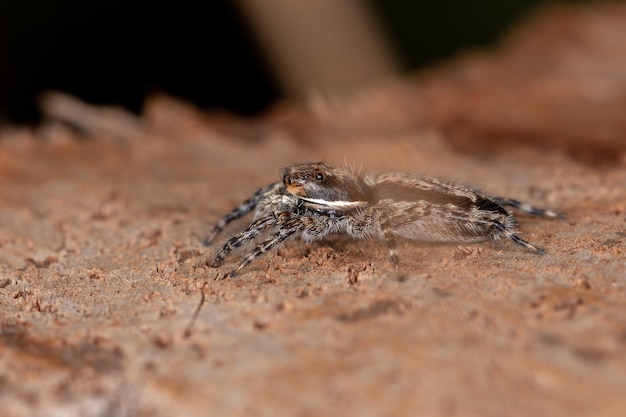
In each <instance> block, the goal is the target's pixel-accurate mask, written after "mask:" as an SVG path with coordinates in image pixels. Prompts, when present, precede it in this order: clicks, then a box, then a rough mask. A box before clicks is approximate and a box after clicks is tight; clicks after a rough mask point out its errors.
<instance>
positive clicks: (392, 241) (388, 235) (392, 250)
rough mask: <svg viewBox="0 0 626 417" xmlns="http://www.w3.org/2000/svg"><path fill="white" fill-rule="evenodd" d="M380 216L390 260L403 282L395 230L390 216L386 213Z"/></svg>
mask: <svg viewBox="0 0 626 417" xmlns="http://www.w3.org/2000/svg"><path fill="white" fill-rule="evenodd" d="M379 216H380V229H381V230H382V232H383V237H384V239H385V244H386V245H387V249H388V250H389V259H391V264H392V265H393V268H394V270H395V271H396V276H397V277H398V279H399V280H402V274H400V261H399V260H398V252H397V251H396V238H395V236H394V234H393V229H392V227H391V222H390V220H389V216H387V215H386V214H385V213H380V214H379Z"/></svg>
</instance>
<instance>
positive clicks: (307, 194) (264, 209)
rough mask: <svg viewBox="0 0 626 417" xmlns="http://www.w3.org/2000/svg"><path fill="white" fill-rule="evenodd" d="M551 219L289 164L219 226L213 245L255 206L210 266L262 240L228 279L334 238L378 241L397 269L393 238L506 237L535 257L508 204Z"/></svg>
mask: <svg viewBox="0 0 626 417" xmlns="http://www.w3.org/2000/svg"><path fill="white" fill-rule="evenodd" d="M505 206H510V207H513V208H516V209H519V210H521V211H523V212H526V213H529V214H532V215H535V216H540V217H548V218H563V217H564V215H563V214H559V213H556V212H554V211H551V210H544V209H539V208H536V207H533V206H531V205H529V204H525V203H521V202H519V201H517V200H513V199H509V198H499V197H489V196H487V195H485V194H483V193H482V192H480V191H476V190H473V189H471V188H468V187H466V186H463V185H459V184H454V183H450V182H444V181H440V180H437V179H432V178H425V177H421V176H418V175H414V174H402V173H388V174H369V175H365V176H360V175H358V174H355V173H354V172H352V171H351V170H348V169H341V168H335V167H332V166H330V165H328V164H326V163H323V162H315V163H305V164H299V165H294V166H291V167H288V168H286V169H285V170H284V172H283V179H282V181H279V182H275V183H272V184H270V185H268V186H266V187H264V188H261V189H260V190H259V191H257V192H256V193H255V194H254V195H253V196H252V197H251V198H249V199H248V200H246V201H245V202H244V203H243V204H241V205H240V206H238V207H236V208H235V209H233V210H232V211H231V212H230V213H228V214H227V215H226V216H224V217H223V218H222V219H221V220H220V221H218V222H217V224H216V225H215V227H214V229H213V231H212V232H211V234H210V235H209V237H208V238H207V239H206V241H205V243H206V244H207V245H209V244H210V243H211V242H212V241H213V240H214V239H215V237H216V236H217V235H218V234H219V233H220V232H221V231H222V230H223V229H224V228H225V227H226V225H227V224H229V223H230V222H232V221H233V220H236V219H238V218H240V217H242V216H243V215H245V214H247V213H249V212H251V211H253V210H255V209H256V212H255V215H254V219H253V221H252V223H251V224H250V225H249V226H248V228H247V229H246V230H244V231H242V232H239V233H238V234H236V235H235V236H233V237H232V238H230V239H229V240H228V241H227V242H226V243H225V244H224V246H223V247H222V249H220V250H219V251H218V252H217V254H216V256H215V258H214V259H213V260H212V261H211V262H210V263H209V265H210V266H212V267H218V266H220V265H221V264H222V263H223V262H224V260H225V259H226V258H227V257H228V255H229V254H230V253H231V251H232V250H233V249H235V248H238V247H240V246H245V245H248V244H250V243H252V242H253V241H255V240H256V238H257V237H259V236H260V235H262V234H266V235H267V236H268V237H267V238H266V239H265V240H262V241H261V242H260V243H258V245H257V246H256V247H255V248H254V249H253V250H252V252H250V253H249V254H248V255H247V256H246V257H245V258H244V259H243V261H241V262H240V263H239V265H238V266H237V267H236V268H235V269H233V270H232V271H231V272H230V276H235V274H236V273H237V272H238V271H239V270H241V269H242V268H244V267H245V266H247V265H249V264H250V263H251V262H252V261H254V260H255V259H256V258H257V257H258V256H259V255H261V254H263V253H265V252H268V251H271V250H273V249H275V248H276V247H277V246H278V245H280V244H281V243H282V242H284V241H285V240H286V239H288V238H296V237H299V238H301V239H302V240H304V241H306V242H312V241H316V240H320V239H322V238H324V237H325V236H327V235H328V234H330V233H343V234H347V235H349V236H351V237H353V238H355V239H366V238H373V237H375V238H381V239H383V240H384V241H385V243H386V244H387V247H388V249H389V255H390V258H391V261H392V263H393V266H394V268H395V270H396V272H397V271H398V255H397V253H396V249H395V247H396V237H401V238H408V239H413V240H419V241H431V242H463V243H467V242H479V241H484V240H489V239H491V240H496V241H497V240H500V239H501V238H502V237H505V238H507V239H509V240H510V241H512V242H513V243H515V244H516V245H519V246H521V247H524V248H526V249H528V250H530V251H532V252H534V253H536V254H543V253H544V251H543V249H541V248H539V247H537V246H535V245H533V244H531V243H528V242H526V241H525V240H524V239H522V238H521V237H519V236H518V235H517V234H515V227H516V226H517V225H518V222H517V220H515V218H514V217H513V215H512V214H510V213H508V212H507V211H506V210H505V209H504V207H505Z"/></svg>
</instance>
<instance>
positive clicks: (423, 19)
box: [0, 0, 547, 123]
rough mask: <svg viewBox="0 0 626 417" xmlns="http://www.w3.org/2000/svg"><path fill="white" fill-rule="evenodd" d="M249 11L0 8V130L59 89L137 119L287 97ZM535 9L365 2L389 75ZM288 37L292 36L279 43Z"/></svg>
mask: <svg viewBox="0 0 626 417" xmlns="http://www.w3.org/2000/svg"><path fill="white" fill-rule="evenodd" d="M245 3H246V1H239V2H237V1H228V0H213V1H193V0H177V1H174V2H172V1H161V0H152V1H145V0H124V1H121V0H91V1H82V0H22V1H17V0H15V1H2V2H1V3H0V122H2V121H4V122H11V123H33V122H36V121H37V120H38V117H39V114H38V110H37V97H38V96H39V94H40V93H41V92H42V91H45V90H60V91H64V92H67V93H70V94H73V95H76V96H78V97H80V98H81V99H83V100H85V101H88V102H91V103H96V104H119V105H122V106H124V107H126V108H128V109H130V110H132V111H135V112H138V111H140V109H141V105H142V102H143V100H144V98H145V96H146V95H147V94H150V93H151V92H164V93H167V94H171V95H174V96H177V97H180V98H183V99H187V100H190V101H192V102H194V103H195V104H196V105H198V106H200V107H202V108H221V109H226V110H229V111H232V112H235V113H239V114H245V115H250V114H255V113H258V112H260V111H262V110H264V109H266V108H267V107H268V106H269V105H270V104H271V103H272V102H274V101H275V100H276V99H278V98H280V97H282V96H283V95H284V93H285V91H284V88H282V87H281V82H280V79H279V76H278V75H277V74H276V71H273V70H272V65H271V62H270V61H271V59H270V58H268V55H267V54H266V53H264V52H263V51H262V49H260V48H259V42H258V41H257V38H256V36H255V32H254V31H253V30H252V29H251V27H250V25H249V21H250V20H249V15H248V18H247V19H246V16H245V13H242V10H241V9H242V7H243V6H242V4H245ZM546 3H547V2H546V1H540V0H507V1H505V2H503V1H501V0H475V1H472V2H468V1H463V0H438V1H412V0H368V1H366V2H364V3H363V5H366V6H368V10H369V11H370V12H371V13H370V14H371V16H373V17H374V18H375V19H374V20H375V21H376V23H377V24H378V25H377V26H379V27H380V28H381V29H382V30H381V31H380V34H381V35H380V37H381V38H383V39H385V40H386V43H385V45H387V46H389V47H390V48H389V50H390V56H393V60H394V61H395V62H394V68H395V69H396V70H400V71H410V70H414V69H416V68H419V67H420V66H423V65H427V64H429V63H432V62H434V61H438V60H441V59H444V58H446V57H448V56H450V55H452V54H454V53H455V52H458V51H460V50H462V49H464V48H468V47H483V46H489V45H493V44H494V43H495V42H497V40H498V38H499V37H500V36H501V35H502V34H503V33H505V31H506V29H507V28H508V27H510V25H512V24H514V23H515V22H517V21H519V20H520V19H521V18H524V17H526V16H527V15H528V14H530V13H531V12H532V11H533V10H535V9H536V8H537V7H538V6H540V5H544V4H546ZM285 36H287V37H288V36H289V34H286V35H285Z"/></svg>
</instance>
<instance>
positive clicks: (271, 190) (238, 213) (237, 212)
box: [204, 182, 282, 246]
mask: <svg viewBox="0 0 626 417" xmlns="http://www.w3.org/2000/svg"><path fill="white" fill-rule="evenodd" d="M281 186H282V183H281V182H275V183H272V184H270V185H268V186H266V187H263V188H261V189H260V190H258V191H257V192H256V193H254V195H253V196H252V197H250V198H249V199H247V200H246V201H244V202H243V203H241V205H239V206H237V207H235V208H234V209H233V210H232V211H231V212H230V213H228V214H227V215H226V216H224V217H222V218H221V219H220V220H219V221H218V222H217V223H216V224H215V227H213V230H212V231H211V233H209V236H208V237H207V238H206V239H205V240H204V244H205V245H206V246H209V245H210V244H211V242H213V240H214V239H215V237H216V236H217V235H218V234H220V232H221V231H222V230H224V228H225V227H226V226H227V225H228V224H229V223H230V222H232V221H233V220H237V219H238V218H240V217H242V216H245V215H246V214H248V213H250V212H251V211H252V210H254V209H255V208H256V207H257V206H258V204H259V202H260V201H261V200H263V199H264V198H266V197H267V196H268V195H270V194H276V193H278V192H279V189H280V188H281Z"/></svg>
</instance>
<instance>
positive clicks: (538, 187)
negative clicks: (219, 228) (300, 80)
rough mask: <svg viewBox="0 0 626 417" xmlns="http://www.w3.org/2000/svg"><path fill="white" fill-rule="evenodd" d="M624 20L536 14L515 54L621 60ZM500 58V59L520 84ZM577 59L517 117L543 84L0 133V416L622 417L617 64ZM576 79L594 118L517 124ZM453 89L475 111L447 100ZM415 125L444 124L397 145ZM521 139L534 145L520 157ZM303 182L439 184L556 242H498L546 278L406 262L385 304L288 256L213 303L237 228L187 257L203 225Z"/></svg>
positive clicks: (377, 284) (413, 89) (442, 262)
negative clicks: (346, 172)
mask: <svg viewBox="0 0 626 417" xmlns="http://www.w3.org/2000/svg"><path fill="white" fill-rule="evenodd" d="M625 10H626V9H625V8H624V7H623V6H619V5H615V6H597V7H596V8H595V9H590V10H584V9H582V10H580V11H578V10H577V11H575V12H572V11H571V10H554V11H551V12H550V13H548V14H546V15H545V17H544V18H543V19H544V20H543V21H542V20H541V19H539V20H537V21H535V23H534V25H535V26H532V25H531V26H530V28H531V29H532V30H528V31H527V32H524V31H523V30H521V31H520V32H519V33H518V39H523V38H524V37H526V39H527V40H526V43H522V44H525V45H532V42H531V40H532V36H537V39H545V36H546V35H545V34H544V33H543V32H542V31H536V29H535V28H536V27H537V25H539V27H544V28H548V27H549V25H548V24H547V23H546V22H549V21H550V19H552V21H555V22H560V25H561V26H560V27H561V29H562V31H560V32H557V33H552V34H550V38H549V39H550V42H545V43H543V42H542V43H541V47H542V48H545V49H546V50H551V51H553V52H554V54H555V55H556V54H559V53H562V50H563V49H562V48H561V47H562V44H563V42H569V37H565V39H561V38H559V36H560V34H562V33H568V34H572V33H574V34H575V33H579V38H585V36H591V35H593V36H594V37H593V39H604V40H605V41H606V42H610V40H611V39H615V36H617V34H618V33H619V32H620V31H621V32H622V35H621V36H622V38H623V32H624V28H626V24H625V23H626V19H625V18H624V17H625V16H626V14H625ZM620 19H621V20H620ZM542 22H543V23H542ZM542 25H543V26H542ZM577 30H578V31H579V32H576V31H577ZM535 32H537V33H535ZM609 35H610V36H609ZM569 36H573V35H569ZM605 41H602V42H600V41H598V42H600V44H602V45H604V44H605V43H604V42H605ZM538 42H539V41H538V40H535V43H536V44H537V43H538ZM519 44H520V43H519V41H518V43H515V42H513V43H512V44H510V45H509V46H508V48H510V49H509V50H507V49H506V47H505V49H504V50H503V51H502V52H501V54H502V55H504V56H509V57H510V56H517V57H518V58H517V59H518V60H520V62H526V63H528V65H531V64H532V62H531V60H530V59H526V60H524V59H525V58H524V57H528V55H525V53H524V49H523V48H520V47H519ZM516 45H517V46H516ZM594 45H595V44H585V43H584V42H581V43H578V44H577V46H576V47H577V48H578V49H577V51H578V52H577V54H578V55H576V57H577V59H574V60H573V61H572V62H573V63H572V64H571V65H570V66H568V65H567V63H562V65H561V67H560V69H559V74H558V76H557V75H553V77H554V78H553V80H554V83H555V84H552V85H555V86H556V87H555V88H554V89H547V90H546V89H543V88H539V87H537V88H536V89H531V90H524V89H522V93H523V94H527V95H532V102H531V103H529V102H528V101H527V100H531V99H530V98H529V97H527V96H524V97H522V98H520V99H519V102H516V103H518V104H519V107H515V108H513V109H512V108H511V105H510V101H511V100H512V96H513V95H514V94H517V93H513V92H507V91H505V90H506V88H507V85H506V83H507V80H516V79H518V77H521V76H522V75H523V76H524V77H527V78H528V79H532V80H537V82H539V81H541V82H543V83H547V84H550V83H549V81H550V78H549V77H550V74H549V73H542V75H541V77H543V78H533V77H534V75H533V74H531V73H525V74H522V75H520V73H519V72H517V69H518V67H516V66H511V65H510V63H509V62H508V61H507V59H505V58H498V55H497V54H496V55H494V56H492V57H491V58H489V59H488V60H485V58H480V57H478V58H476V57H474V58H472V57H468V58H464V59H462V60H460V61H459V62H457V63H455V64H452V65H451V66H450V67H444V68H442V69H441V70H440V72H437V71H436V70H433V72H431V73H430V74H429V75H428V76H427V77H425V78H427V79H426V80H424V79H418V80H416V81H415V80H414V81H407V80H404V81H399V82H395V83H393V85H387V86H382V87H380V88H378V89H375V90H372V91H365V92H362V93H361V94H359V95H358V96H354V97H350V98H341V99H339V98H328V97H314V98H312V99H311V101H310V102H309V103H307V104H306V105H305V106H295V105H293V106H285V107H283V108H279V109H277V110H276V111H275V112H273V113H272V114H270V115H268V116H266V117H264V118H262V119H260V120H247V121H244V120H232V119H230V120H226V119H224V118H221V117H216V116H213V117H207V116H206V115H204V114H203V113H201V112H198V111H197V110H195V109H193V108H191V107H189V106H187V105H185V104H182V103H179V102H176V101H174V100H171V99H167V98H163V97H155V98H153V99H151V100H150V101H149V102H148V103H147V107H146V111H145V113H144V115H143V116H142V118H141V120H140V122H141V123H138V124H137V125H134V127H133V128H132V129H129V128H128V126H126V125H125V126H124V127H123V128H122V127H120V128H117V127H116V126H115V121H116V120H118V119H116V116H115V115H113V116H111V114H110V113H107V116H106V117H111V119H110V120H112V121H113V122H112V123H110V124H109V125H107V126H108V127H105V128H103V127H102V125H99V127H98V128H96V127H93V126H92V130H91V133H90V135H88V137H83V136H79V135H78V134H76V133H73V131H71V130H68V129H67V128H65V127H63V126H61V125H59V124H56V123H50V124H45V125H43V126H41V127H38V128H37V129H34V130H30V129H12V130H11V129H6V128H5V129H4V130H3V132H2V134H1V137H0V195H2V198H1V199H0V306H1V307H2V308H1V311H0V403H1V404H2V414H3V415H7V416H16V417H17V416H38V415H39V416H44V415H45V416H48V415H50V416H60V415H63V416H102V415H123V416H133V415H139V416H172V415H174V416H175V415H181V416H182V415H185V416H189V415H197V416H204V415H235V416H236V415H241V416H251V415H252V416H254V415H260V416H265V415H267V416H293V415H301V416H309V415H310V416H313V415H355V416H356V415H358V416H383V415H385V416H400V415H431V416H455V415H458V416H502V415H506V416H525V415H533V416H537V415H550V416H571V415H578V416H615V415H622V414H623V413H624V411H625V410H626V397H624V395H623V393H624V387H625V386H626V310H625V308H624V306H625V305H626V273H625V271H626V249H625V248H626V189H625V186H624V184H626V167H625V166H624V160H625V158H624V155H626V153H625V151H626V144H625V143H624V138H623V133H624V129H623V122H624V118H623V106H621V107H619V106H618V104H619V103H623V100H624V98H626V84H624V82H623V80H621V79H620V78H619V77H620V76H621V77H623V74H624V73H626V63H624V62H623V57H624V56H626V53H622V54H620V55H619V58H620V59H622V61H620V60H619V59H618V57H617V56H615V55H613V53H612V52H611V53H607V54H604V55H603V54H602V53H601V52H602V50H598V48H596V47H595V46H594ZM584 47H587V48H589V50H584ZM615 47H617V46H615ZM621 47H622V48H624V46H623V45H621ZM516 48H517V49H516ZM550 48H552V49H550ZM585 51H587V52H588V55H585V54H584V52H585ZM611 51H612V50H611ZM583 64H584V66H585V68H588V70H585V71H582V73H581V71H577V70H576V69H577V68H581V66H582V65H583ZM472 67H473V68H478V67H481V68H484V70H482V71H478V70H476V71H473V72H471V73H472V74H473V75H472V77H469V78H465V79H464V81H463V83H462V84H463V85H462V86H459V90H455V87H454V82H455V81H456V82H458V81H459V78H458V77H455V75H454V74H458V73H463V72H464V71H469V69H470V68H472ZM551 68H553V67H551ZM520 71H521V70H520ZM493 74H498V77H495V76H494V75H493ZM581 74H582V75H581ZM589 74H591V75H589ZM593 74H604V75H603V77H602V78H593V77H595V75H593ZM537 77H539V76H537ZM585 77H592V78H593V79H594V80H596V82H597V83H599V84H597V85H596V84H594V85H596V87H597V88H598V89H595V90H593V91H595V93H597V94H596V95H594V96H593V97H591V96H589V97H591V98H589V100H592V101H593V100H596V101H597V100H599V101H597V102H596V101H594V102H593V103H587V106H585V103H584V102H581V101H577V100H574V99H572V101H571V107H569V108H567V109H563V113H562V114H561V118H558V117H557V118H554V117H552V116H550V115H546V116H545V117H546V118H547V120H548V121H550V123H547V122H546V123H545V124H538V123H536V121H537V120H539V119H537V117H540V116H541V115H542V114H545V113H543V112H542V111H541V109H542V106H553V105H555V104H554V103H557V102H558V100H557V98H558V97H570V95H571V94H574V93H575V92H576V91H578V90H576V88H579V86H580V83H579V82H580V80H581V79H582V80H583V81H584V80H585V79H587V78H585ZM496 80H497V82H496ZM512 82H513V81H512ZM600 84H601V85H600ZM444 85H450V87H449V88H448V89H446V90H445V91H443V90H438V87H437V86H444ZM472 86H474V87H475V89H476V91H480V94H479V97H476V99H472V98H470V99H468V98H467V97H464V96H463V95H462V94H460V93H459V92H460V91H463V88H466V89H471V88H472ZM481 86H482V87H481ZM488 87H490V88H488ZM557 87H558V88H557ZM438 91H439V92H438ZM455 91H456V92H455ZM512 91H517V90H512ZM572 91H574V92H572ZM581 91H582V90H581ZM585 91H591V90H585ZM593 91H592V92H593ZM595 93H594V94H595ZM600 93H602V94H600ZM523 94H522V95H523ZM558 94H562V96H558ZM576 94H578V93H576ZM603 94H604V95H603ZM606 94H608V96H607V95H606ZM607 97H608V98H607ZM426 99H428V100H434V102H436V103H439V104H440V105H443V104H441V103H445V105H446V106H447V109H448V110H447V111H444V110H443V109H442V107H437V109H438V110H437V112H435V110H434V109H431V110H432V112H431V113H422V116H421V118H420V119H419V120H417V119H415V118H414V115H416V114H417V113H416V112H417V110H416V109H419V108H422V107H421V106H423V105H424V102H425V101H424V100H426ZM607 100H608V101H607ZM620 100H621V101H620ZM598 103H599V104H598ZM600 105H602V106H605V108H606V109H607V111H606V112H602V113H600V112H599V111H598V109H597V106H600ZM459 109H463V111H462V113H463V115H464V116H465V117H466V118H465V121H466V123H464V124H463V128H462V129H460V130H459V129H457V130H454V129H452V130H450V129H449V127H450V126H452V125H451V124H449V123H448V122H447V120H452V119H446V117H449V116H450V115H452V114H453V113H454V112H455V111H460V110H459ZM493 109H497V114H495V115H494V116H493V117H491V116H489V115H490V114H491V112H492V110H493ZM507 109H510V111H509V112H507ZM516 109H517V110H516ZM520 109H527V110H528V109H536V110H537V113H536V114H535V116H533V117H534V118H533V117H530V116H529V113H527V112H524V111H521V110H520ZM591 109H594V111H591ZM103 114H104V113H103ZM434 115H439V116H438V117H435V116H434ZM446 115H447V116H446ZM102 117H105V116H104V115H102ZM507 117H508V118H510V119H511V120H513V119H515V120H517V123H511V122H507V121H506V118H507ZM525 117H526V118H525ZM594 117H598V118H599V117H601V118H604V119H603V121H599V119H594ZM83 121H84V120H83ZM119 122H120V124H123V123H122V120H121V119H119ZM77 123H78V122H77ZM585 123H589V126H591V125H594V126H596V127H597V128H596V129H595V130H594V131H597V132H602V135H603V138H606V141H604V142H597V143H598V146H597V147H595V146H594V143H596V142H594V140H593V138H592V137H590V136H589V135H588V132H587V131H585V130H584V129H574V128H575V126H583V125H585ZM620 123H621V125H620ZM495 125H497V126H496V127H497V128H494V126H495ZM548 127H549V128H548ZM573 129H574V130H576V131H577V132H579V135H572V134H571V132H572V131H573ZM83 131H89V126H87V127H86V129H83ZM461 131H462V137H463V140H462V141H461V142H459V141H458V140H455V138H457V139H458V137H459V136H458V135H459V134H460V133H459V132H461ZM538 131H541V132H542V133H543V136H542V140H541V141H533V140H525V138H529V137H532V136H533V134H532V132H538ZM485 132H490V135H489V137H488V138H485V139H484V140H483V137H484V134H485ZM617 138H619V140H618V139H617ZM460 143H462V144H463V146H461V147H459V146H458V145H459V144H460ZM493 144H497V146H492V145H493ZM607 144H610V146H609V145H607ZM544 145H545V146H544ZM607 146H609V147H607ZM583 151H584V152H583ZM581 152H582V153H581ZM584 154H585V155H589V156H591V157H590V158H584V157H581V155H583V156H584ZM319 159H325V160H328V161H330V162H333V163H336V164H342V163H345V161H347V163H349V164H354V165H355V166H356V167H357V168H358V167H360V166H361V163H362V165H363V166H362V170H363V171H373V170H376V171H388V170H401V171H413V172H419V173H422V174H428V175H432V176H438V177H442V178H445V179H451V180H458V181H462V182H464V183H467V184H470V185H473V186H476V187H480V188H481V189H483V190H485V191H488V192H490V193H493V194H497V195H506V196H511V197H515V198H518V199H520V200H523V201H528V202H530V203H533V204H536V205H538V206H542V207H549V208H553V209H556V210H561V211H564V212H566V213H567V214H568V219H567V220H543V219H534V218H531V217H528V216H524V215H519V216H518V218H519V220H520V222H521V227H520V231H521V232H522V233H523V236H524V237H525V238H527V239H528V240H530V241H531V242H533V243H536V244H538V245H540V246H542V247H544V248H545V249H546V250H547V252H548V253H547V254H546V255H544V256H536V255H533V254H529V253H527V252H525V251H523V250H520V249H519V248H516V247H515V246H514V245H512V244H510V243H508V242H501V243H485V244H476V245H468V246H458V245H446V244H420V243H417V244H416V243H409V242H404V243H401V244H400V245H399V248H398V250H399V253H400V260H401V262H402V263H403V265H404V267H405V269H406V270H408V271H409V274H408V279H407V280H406V281H405V282H397V281H396V280H394V279H393V269H392V267H391V265H390V263H389V260H388V259H387V253H386V249H385V247H384V245H382V244H380V243H378V242H352V241H350V240H347V239H344V238H341V237H336V238H331V239H327V240H325V241H323V242H321V243H319V244H313V245H306V244H303V243H301V242H291V243H288V244H287V245H285V246H284V247H282V248H281V249H280V250H278V251H276V252H273V253H271V254H268V255H267V256H264V257H263V258H260V259H259V260H258V261H257V262H255V263H254V264H252V265H251V266H250V267H249V268H247V269H246V270H245V271H242V273H241V274H240V276H238V277H237V278H235V279H227V280H222V281H216V280H215V279H214V278H215V277H217V276H220V275H221V274H223V273H224V272H225V271H227V270H228V268H229V267H230V266H232V263H229V264H227V265H225V266H224V267H222V268H220V269H217V270H216V269H212V268H209V267H207V266H206V260H207V259H208V258H210V257H211V256H212V255H213V254H214V252H215V250H216V248H217V245H219V243H222V242H223V241H224V239H225V238H226V237H227V236H228V235H229V234H230V233H233V232H234V231H235V230H238V227H243V226H244V223H245V221H244V222H242V223H239V224H237V225H234V226H232V227H229V228H228V229H227V230H226V232H225V234H224V236H222V237H221V239H220V240H219V242H217V244H216V245H214V246H212V247H209V248H206V247H204V246H202V244H201V240H202V239H203V237H205V236H206V234H207V233H208V231H209V230H210V226H211V225H212V223H213V222H214V221H216V220H217V219H218V218H219V217H220V216H221V215H222V214H224V213H225V212H227V211H228V210H229V209H231V208H232V207H233V206H234V205H236V204H238V203H239V202H240V201H242V200H243V199H244V198H247V197H248V196H249V195H250V194H251V193H252V192H254V191H255V190H256V189H257V188H259V187H260V186H262V185H264V184H266V183H268V182H270V181H275V180H276V179H278V177H279V172H280V168H281V167H282V166H284V165H286V164H290V163H292V162H298V161H306V160H319ZM598 161H601V162H602V163H601V164H598ZM590 162H591V163H590ZM201 291H203V293H204V295H205V301H204V304H203V305H202V309H201V310H200V312H199V315H198V317H197V320H196V321H195V323H194V325H193V327H192V328H191V329H190V330H191V331H190V332H189V333H186V330H187V326H188V325H189V323H190V319H191V317H192V315H193V313H194V311H195V309H196V307H197V306H198V303H199V302H200V298H201Z"/></svg>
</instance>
